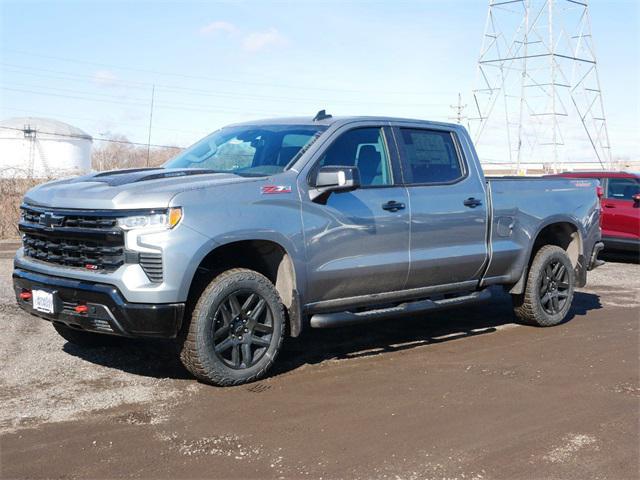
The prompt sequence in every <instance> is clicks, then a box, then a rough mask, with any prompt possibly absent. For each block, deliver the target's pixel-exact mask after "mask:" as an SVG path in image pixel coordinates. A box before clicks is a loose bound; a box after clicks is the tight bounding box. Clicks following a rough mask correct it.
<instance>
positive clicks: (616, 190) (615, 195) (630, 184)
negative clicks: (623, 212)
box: [607, 178, 640, 200]
mask: <svg viewBox="0 0 640 480" xmlns="http://www.w3.org/2000/svg"><path fill="white" fill-rule="evenodd" d="M636 193H640V185H638V182H636V181H635V180H633V179H631V178H610V179H609V186H608V187H607V198H612V199H614V200H633V196H634V195H635V194H636Z"/></svg>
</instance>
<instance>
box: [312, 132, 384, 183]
mask: <svg viewBox="0 0 640 480" xmlns="http://www.w3.org/2000/svg"><path fill="white" fill-rule="evenodd" d="M320 165H321V166H342V167H358V170H359V172H360V184H361V185H363V186H370V185H391V183H392V178H391V169H390V168H389V156H388V155H387V148H386V145H385V142H384V137H383V135H382V129H380V128H358V129H355V130H349V131H348V132H346V133H343V134H342V135H340V137H338V139H337V140H336V141H335V142H334V143H333V144H331V146H330V147H329V148H328V149H327V151H326V153H325V154H324V155H323V156H322V158H321V159H320Z"/></svg>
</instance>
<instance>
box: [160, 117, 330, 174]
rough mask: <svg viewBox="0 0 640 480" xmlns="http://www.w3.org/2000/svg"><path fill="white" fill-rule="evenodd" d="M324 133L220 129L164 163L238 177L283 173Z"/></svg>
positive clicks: (315, 129)
mask: <svg viewBox="0 0 640 480" xmlns="http://www.w3.org/2000/svg"><path fill="white" fill-rule="evenodd" d="M324 130H326V127H324V126H316V125H300V126H296V125H256V126H241V127H229V128H223V129H222V130H219V131H217V132H214V133H212V134H211V135H209V136H208V137H206V138H204V139H203V140H201V141H199V142H198V143H196V144H195V145H193V146H192V147H190V148H188V149H187V150H185V151H184V152H183V153H181V154H180V155H178V156H177V157H175V158H174V159H172V160H170V161H169V162H167V163H166V164H165V165H164V167H165V168H203V169H207V170H214V171H217V172H228V173H234V174H237V175H247V176H265V175H273V174H276V173H280V172H282V171H283V170H284V169H285V168H286V166H287V165H288V164H289V163H290V162H291V161H292V160H293V159H295V158H297V156H299V155H300V154H301V152H302V151H303V149H305V148H308V147H309V146H310V144H311V143H312V142H313V141H315V139H316V138H317V137H318V136H320V134H321V133H322V132H323V131H324Z"/></svg>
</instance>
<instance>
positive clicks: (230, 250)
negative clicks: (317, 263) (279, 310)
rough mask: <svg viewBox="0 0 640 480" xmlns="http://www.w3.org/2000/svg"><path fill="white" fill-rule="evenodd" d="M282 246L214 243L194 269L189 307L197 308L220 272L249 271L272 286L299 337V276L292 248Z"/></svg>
mask: <svg viewBox="0 0 640 480" xmlns="http://www.w3.org/2000/svg"><path fill="white" fill-rule="evenodd" d="M283 243H285V242H281V241H277V240H275V239H272V238H250V239H239V238H235V239H231V238H229V239H227V240H226V241H225V242H223V243H215V244H214V245H212V246H211V248H210V249H208V251H205V252H204V253H202V254H201V256H200V257H201V258H200V260H199V262H198V263H197V265H195V266H194V268H193V272H192V274H191V278H190V281H189V293H188V295H187V305H194V304H195V301H197V298H198V297H199V296H200V294H201V293H202V291H203V290H204V288H206V286H207V285H208V284H209V283H210V282H211V280H213V278H214V277H215V276H217V275H218V274H219V273H221V272H223V271H226V270H229V269H231V268H248V269H251V270H254V271H256V272H258V273H260V274H262V275H264V276H265V277H266V278H268V279H269V280H270V281H271V282H272V283H273V285H274V286H275V288H276V290H277V291H278V294H279V295H280V298H281V300H282V304H283V305H284V307H285V312H286V314H287V317H288V318H287V321H288V324H289V334H290V335H291V336H294V337H296V336H298V335H299V334H300V331H301V330H302V320H301V318H300V312H301V309H300V300H299V293H298V286H297V285H298V283H297V282H298V275H297V272H296V267H295V264H294V258H293V256H292V254H291V253H290V251H291V248H292V247H291V246H285V245H283ZM287 247H288V248H287ZM194 263H195V262H194Z"/></svg>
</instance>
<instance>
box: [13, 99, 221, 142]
mask: <svg viewBox="0 0 640 480" xmlns="http://www.w3.org/2000/svg"><path fill="white" fill-rule="evenodd" d="M2 110H6V111H11V112H21V113H23V114H26V115H29V116H34V115H37V116H45V117H55V116H58V117H59V118H61V119H65V118H68V119H72V120H86V121H91V122H110V123H113V122H114V121H111V120H107V119H105V118H95V117H84V116H77V115H67V114H66V113H64V114H61V113H60V112H55V113H51V112H42V111H35V110H26V109H23V108H10V107H5V106H2V107H0V111H2ZM117 123H118V126H125V127H136V128H147V125H142V124H136V123H128V122H120V121H119V120H118V121H117ZM153 129H154V130H166V131H168V132H177V133H189V134H193V135H198V136H199V137H203V136H204V135H206V134H208V133H210V130H205V129H203V130H201V131H194V130H181V129H177V128H168V127H161V126H157V125H154V127H153Z"/></svg>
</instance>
